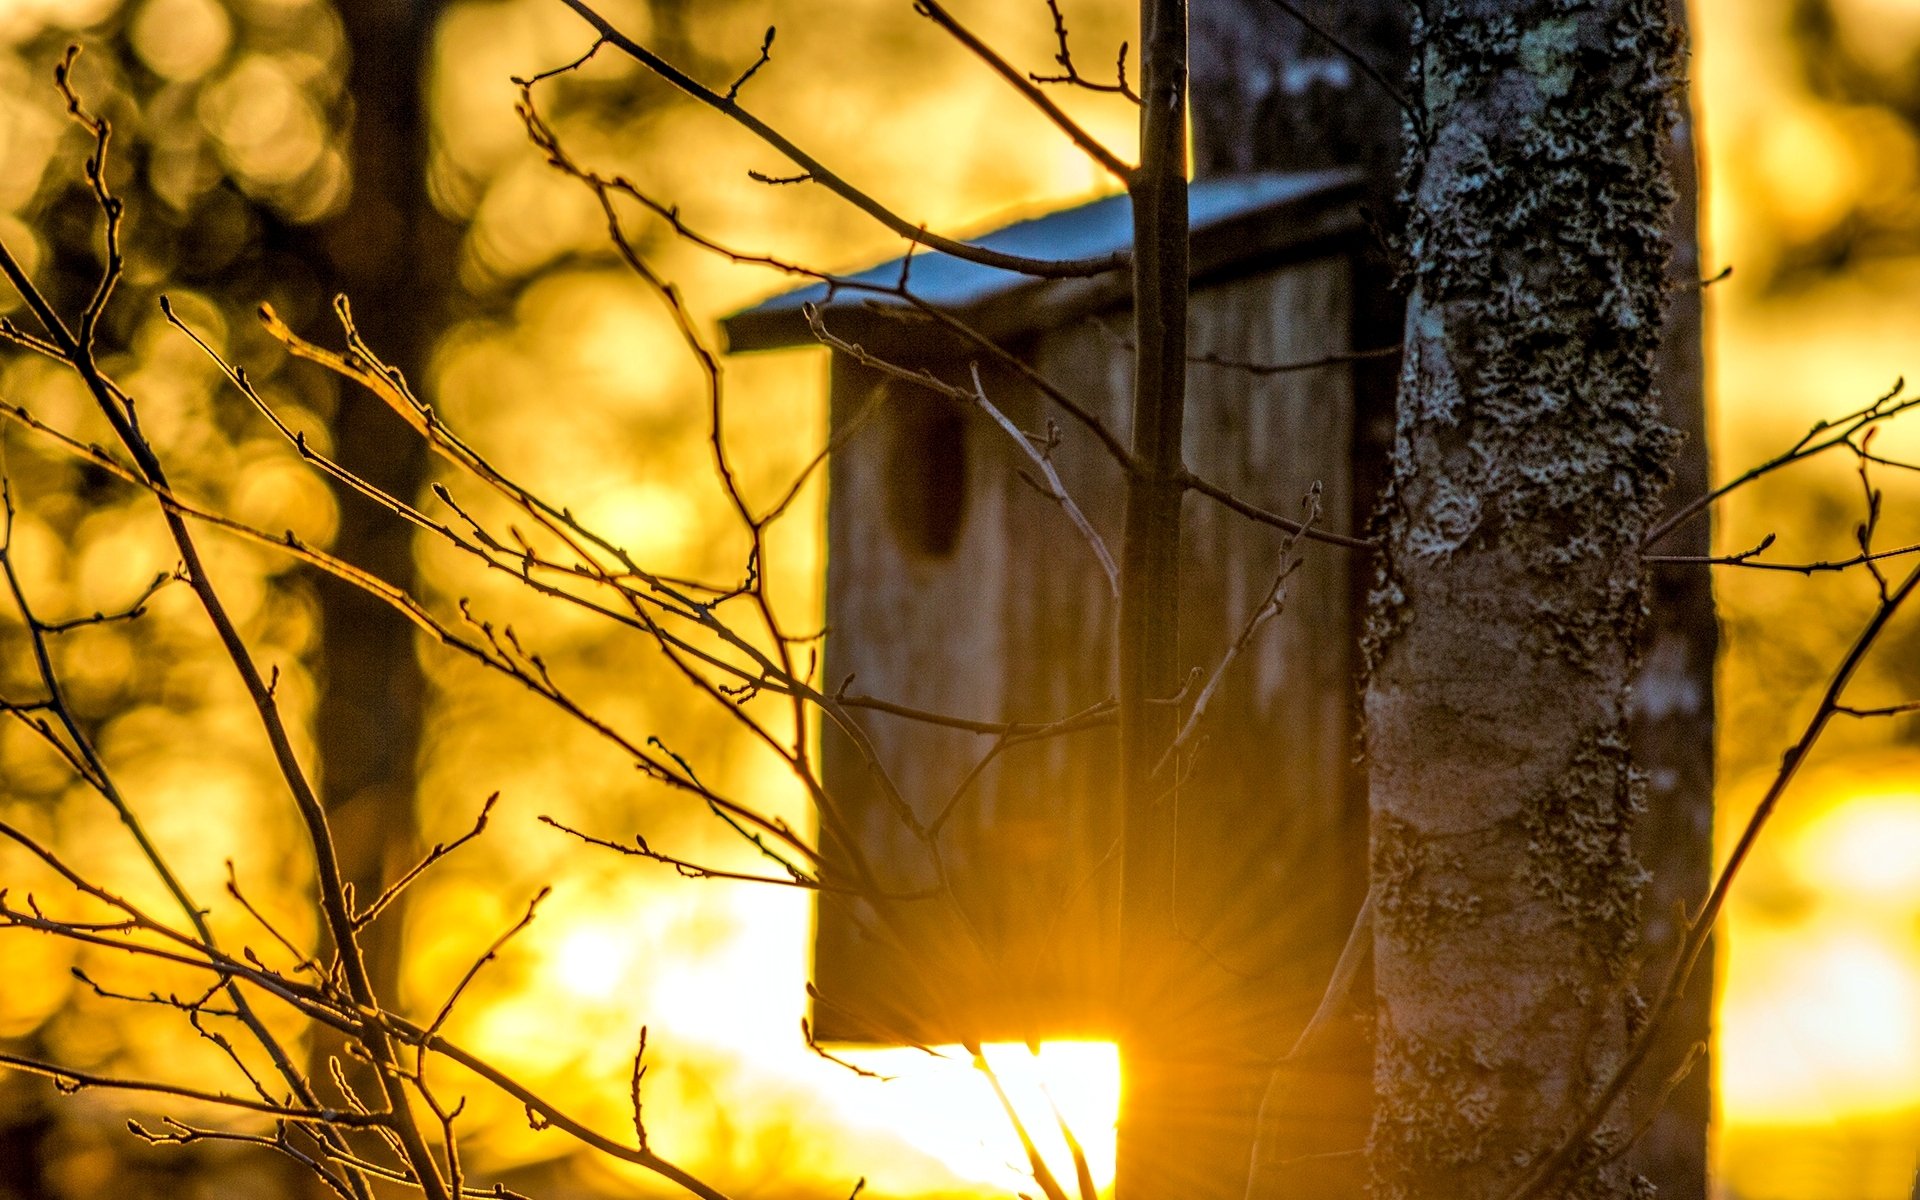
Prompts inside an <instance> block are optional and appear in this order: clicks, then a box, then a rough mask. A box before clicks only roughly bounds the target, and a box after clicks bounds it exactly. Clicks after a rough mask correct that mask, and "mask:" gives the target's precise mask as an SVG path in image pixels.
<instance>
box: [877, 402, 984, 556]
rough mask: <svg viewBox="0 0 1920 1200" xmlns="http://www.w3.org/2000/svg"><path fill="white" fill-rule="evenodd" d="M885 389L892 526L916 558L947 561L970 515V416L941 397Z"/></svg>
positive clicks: (888, 492) (889, 503)
mask: <svg viewBox="0 0 1920 1200" xmlns="http://www.w3.org/2000/svg"><path fill="white" fill-rule="evenodd" d="M881 387H882V388H883V389H884V393H885V394H883V395H882V396H881V398H880V403H881V404H882V405H884V406H885V412H886V416H885V421H886V428H887V452H886V453H887V459H886V462H887V466H886V508H887V522H888V525H889V526H890V527H891V528H892V530H893V536H894V537H895V538H896V539H897V540H898V541H899V543H900V545H901V547H902V548H903V549H905V550H907V551H908V552H910V553H912V554H913V555H915V556H916V557H920V558H926V559H943V558H946V557H948V556H949V555H951V554H952V553H953V548H954V545H955V544H956V543H957V542H958V541H959V540H960V526H961V524H962V523H963V521H964V519H965V517H966V511H967V414H966V413H965V412H963V411H961V409H960V407H959V406H958V405H957V404H954V403H953V402H951V401H949V400H947V399H945V398H944V397H941V396H936V395H931V394H929V393H926V392H921V391H919V390H918V389H910V388H897V387H894V386H893V385H892V384H886V383H883V384H882V385H881ZM915 393H917V394H915Z"/></svg>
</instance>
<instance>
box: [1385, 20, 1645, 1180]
mask: <svg viewBox="0 0 1920 1200" xmlns="http://www.w3.org/2000/svg"><path fill="white" fill-rule="evenodd" d="M1428 9H1429V12H1430V13H1431V16H1430V17H1429V19H1428V20H1427V21H1426V22H1425V23H1424V27H1422V28H1420V29H1418V30H1417V31H1416V38H1417V40H1416V46H1417V47H1418V48H1419V49H1418V52H1417V55H1416V73H1417V75H1418V79H1417V87H1418V89H1419V94H1420V96H1421V99H1422V100H1423V103H1424V107H1425V109H1426V112H1427V136H1426V137H1425V138H1424V139H1423V140H1422V142H1421V143H1420V144H1419V145H1417V146H1416V147H1415V148H1414V150H1413V151H1412V153H1411V155H1410V161H1409V170H1408V175H1407V184H1408V197H1407V199H1408V209H1407V214H1408V232H1407V242H1406V253H1407V264H1408V268H1407V269H1408V272H1409V280H1408V282H1409V285H1410V289H1411V291H1410V299H1409V304H1408V314H1407V326H1406V346H1407V353H1406V367H1405V372H1404V375H1403V378H1402V392H1401V401H1400V412H1399V418H1398V429H1397V432H1396V440H1395V447H1394V462H1393V468H1392V480H1391V483H1390V488H1389V497H1388V501H1387V503H1386V505H1385V508H1384V517H1383V529H1382V534H1383V538H1384V542H1385V553H1384V554H1383V555H1382V556H1381V563H1382V565H1381V571H1380V579H1379V585H1378V589H1377V592H1376V595H1375V598H1374V609H1373V613H1372V627H1371V629H1370V633H1369V657H1370V680H1369V689H1368V695H1367V704H1366V710H1367V721H1368V750H1369V755H1370V760H1371V768H1370V769H1371V790H1372V806H1373V818H1374V829H1373V887H1374V898H1375V905H1376V913H1377V920H1376V922H1375V943H1374V946H1375V976H1376V989H1377V996H1378V1008H1379V1028H1378V1039H1379V1040H1378V1046H1377V1051H1376V1054H1377V1064H1376V1069H1375V1084H1376V1093H1377V1111H1376V1114H1375V1122H1374V1133H1373V1146H1372V1159H1373V1174H1374V1194H1375V1196H1376V1197H1378V1198H1379V1200H1413V1198H1417V1197H1432V1198H1434V1200H1441V1198H1445V1200H1476V1198H1483V1197H1484V1198H1498V1197H1500V1196H1502V1195H1504V1194H1505V1193H1506V1192H1507V1191H1508V1190H1510V1189H1511V1188H1512V1187H1514V1186H1515V1185H1516V1184H1517V1183H1518V1182H1519V1181H1520V1180H1521V1179H1522V1178H1524V1177H1525V1176H1526V1174H1527V1173H1528V1171H1529V1168H1530V1166H1531V1165H1532V1164H1533V1163H1534V1162H1536V1161H1537V1160H1538V1159H1539V1157H1540V1156H1542V1155H1543V1154H1545V1153H1547V1152H1549V1151H1550V1150H1552V1149H1553V1148H1554V1146H1555V1144H1556V1143H1557V1141H1558V1138H1559V1136H1560V1135H1561V1133H1562V1131H1564V1130H1565V1129H1566V1128H1568V1127H1569V1126H1571V1125H1572V1124H1573V1123H1574V1121H1575V1120H1576V1119H1577V1117H1578V1116H1579V1115H1580V1114H1581V1113H1582V1112H1583V1111H1584V1109H1585V1107H1586V1105H1587V1104H1588V1102H1589V1099H1590V1097H1591V1096H1592V1094H1593V1092H1594V1091H1595V1089H1596V1088H1597V1087H1599V1086H1600V1085H1601V1084H1602V1083H1604V1081H1605V1080H1606V1078H1607V1076H1608V1073H1609V1071H1610V1069H1611V1068H1612V1066H1613V1065H1614V1064H1615V1063H1616V1062H1617V1060H1618V1058H1619V1055H1620V1053H1621V1051H1622V1049H1623V1048H1624V1045H1625V1041H1626V1038H1627V1035H1628V1030H1629V1022H1630V1015H1629V1014H1630V1010H1631V1007H1632V1001H1631V995H1630V978H1629V977H1630V976H1631V974H1632V972H1631V967H1632V965H1633V964H1632V952H1633V942H1634V936H1635V931H1636V927H1637V923H1638V906H1639V893H1640V889H1641V885H1642V881H1643V879H1644V874H1643V872H1642V871H1641V870H1640V868H1639V867H1638V866H1637V865H1636V864H1635V862H1634V859H1633V856H1632V854H1631V852H1630V848H1629V845H1628V830H1629V827H1630V825H1631V823H1632V819H1633V814H1634V812H1635V809H1636V807H1637V793H1638V786H1639V785H1638V780H1637V779H1636V776H1635V773H1634V771H1633V769H1632V766H1631V763H1630V761H1629V755H1628V752H1627V720H1628V691H1629V685H1630V681H1631V679H1632V675H1633V671H1634V650H1633V647H1634V641H1635V632H1636V627H1637V625H1638V623H1639V618H1640V614H1641V608H1642V586H1643V575H1642V570H1641V565H1640V561H1639V555H1638V544H1639V541H1640V538H1641V536H1642V534H1643V532H1644V530H1645V529H1646V527H1647V523H1648V521H1649V520H1650V518H1651V515H1652V512H1653V510H1654V508H1655V507H1656V505H1657V502H1658V498H1659V496H1660V495H1661V491H1662V488H1663V486H1664V483H1665V479H1666V464H1667V461H1668V458H1669V456H1670V455H1671V453H1672V451H1673V447H1674V441H1675V439H1674V436H1673V434H1672V433H1671V431H1669V430H1668V429H1667V428H1666V427H1665V426H1664V425H1663V424H1662V422H1661V420H1660V412H1659V406H1658V401H1657V398H1656V395H1655V380H1654V375H1655V372H1654V362H1655V353H1656V350H1657V348H1658V343H1659V336H1660V328H1661V320H1662V311H1663V308H1664V302H1665V298H1666V293H1667V290H1668V286H1669V284H1668V279H1667V274H1666V272H1667V253H1666V245H1667V236H1666V234H1667V212H1668V206H1669V204H1670V201H1671V192H1670V189H1669V187H1668V183H1667V179H1666V171H1665V167H1664V165H1663V157H1662V150H1663V146H1664V142H1665V139H1666V137H1667V131H1668V128H1669V126H1670V123H1671V120H1672V113H1673V109H1674V105H1675V99H1676V97H1675V94H1674V89H1675V87H1676V86H1677V84H1676V78H1675V57H1676V39H1675V31H1674V29H1673V27H1672V24H1671V22H1670V18H1669V15H1668V11H1667V6H1666V3H1665V0H1452V2H1450V3H1442V4H1436V5H1429V6H1428ZM1619 1136H1620V1133H1619V1130H1618V1128H1617V1126H1616V1125H1613V1124H1608V1125H1603V1126H1602V1130H1601V1132H1600V1133H1599V1134H1598V1135H1596V1139H1595V1140H1596V1143H1597V1144H1596V1145H1595V1147H1594V1153H1593V1155H1592V1156H1591V1157H1592V1161H1594V1162H1595V1163H1597V1164H1599V1165H1597V1166H1594V1167H1591V1168H1588V1169H1586V1170H1585V1171H1584V1173H1583V1174H1581V1175H1580V1176H1579V1177H1578V1178H1577V1179H1573V1180H1570V1181H1565V1182H1563V1184H1562V1186H1561V1187H1560V1189H1559V1192H1560V1194H1564V1195H1571V1196H1579V1197H1582V1198H1589V1197H1616V1196H1618V1197H1624V1196H1629V1195H1632V1194H1633V1193H1634V1190H1635V1185H1634V1181H1633V1179H1632V1177H1631V1173H1630V1172H1628V1171H1627V1170H1626V1169H1625V1168H1624V1167H1622V1166H1620V1165H1619V1164H1617V1163H1614V1162H1610V1161H1608V1160H1609V1159H1610V1158H1611V1157H1612V1156H1610V1155H1609V1154H1607V1153H1606V1151H1607V1149H1608V1146H1609V1143H1610V1142H1612V1141H1613V1140H1614V1139H1616V1138H1618V1137H1619Z"/></svg>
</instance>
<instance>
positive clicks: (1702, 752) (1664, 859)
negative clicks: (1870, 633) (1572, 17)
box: [1628, 0, 1720, 1200]
mask: <svg viewBox="0 0 1920 1200" xmlns="http://www.w3.org/2000/svg"><path fill="white" fill-rule="evenodd" d="M1669 8H1670V9H1671V11H1672V16H1673V19H1674V20H1675V21H1676V22H1678V23H1680V24H1681V25H1682V26H1683V27H1684V24H1685V21H1686V5H1685V3H1684V0H1671V3H1670V4H1669ZM1676 100H1677V103H1679V104H1680V106H1681V108H1680V113H1679V120H1678V121H1677V122H1676V123H1675V125H1674V128H1673V136H1672V139H1671V141H1670V142H1669V150H1670V152H1671V157H1670V160H1669V164H1668V166H1669V170H1670V171H1671V178H1672V180H1673V186H1674V191H1675V192H1676V193H1677V200H1676V202H1675V204H1674V207H1673V226H1672V233H1671V236H1670V243H1671V246H1672V253H1673V269H1672V281H1673V290H1672V293H1671V295H1670V296H1669V297H1668V300H1667V325H1666V333H1665V340H1664V341H1663V342H1662V343H1661V348H1660V360H1659V366H1658V369H1657V372H1656V379H1657V382H1658V384H1659V388H1660V402H1661V415H1662V417H1663V419H1664V420H1665V421H1666V423H1667V424H1668V425H1670V426H1672V427H1673V428H1674V429H1676V430H1678V431H1679V432H1680V433H1681V434H1682V435H1683V436H1684V438H1685V439H1686V440H1685V441H1684V442H1683V443H1682V444H1681V446H1680V451H1679V453H1678V454H1677V455H1676V456H1675V457H1674V460H1673V464H1672V466H1673V482H1672V483H1671V484H1670V485H1669V486H1668V488H1667V495H1668V496H1669V497H1680V498H1682V500H1683V501H1684V498H1686V497H1689V496H1699V495H1704V494H1705V493H1706V491H1707V489H1708V488H1709V487H1711V486H1712V483H1711V478H1710V475H1709V471H1708V457H1707V412H1706V370H1705V363H1704V358H1703V353H1702V336H1703V329H1702V323H1701V309H1702V299H1703V297H1702V289H1701V288H1700V287H1699V286H1697V285H1698V282H1699V280H1700V277H1701V274H1702V266H1703V264H1702V261H1701V254H1700V234H1699V213H1700V169H1699V144H1698V140H1697V138H1696V137H1695V130H1696V129H1697V125H1696V123H1695V121H1694V119H1693V114H1692V111H1691V105H1690V104H1689V102H1688V97H1687V95H1686V94H1684V93H1682V94H1681V95H1680V96H1678V97H1677V98H1676ZM1669 506H1670V507H1671V502H1670V505H1669ZM1711 531H1712V524H1711V521H1710V519H1709V514H1705V513H1703V514H1702V515H1701V516H1700V517H1698V518H1697V519H1695V520H1693V521H1691V522H1689V523H1688V524H1687V525H1685V526H1683V527H1682V528H1680V529H1677V530H1675V531H1674V532H1673V533H1672V534H1670V535H1669V536H1668V538H1667V540H1666V541H1663V542H1662V543H1661V546H1660V549H1661V551H1662V553H1666V554H1686V555H1704V554H1706V553H1708V552H1709V548H1710V547H1711V545H1712V537H1711ZM1647 605H1648V614H1647V620H1646V622H1645V624H1644V625H1643V626H1642V629H1641V634H1640V669H1639V673H1638V674H1637V675H1636V676H1635V677H1634V681H1633V707H1632V710H1631V713H1632V719H1631V723H1630V726H1629V731H1628V736H1629V738H1630V740H1631V742H1632V745H1633V756H1634V764H1635V766H1636V767H1637V769H1638V770H1640V771H1641V772H1642V773H1643V774H1644V776H1645V778H1646V811H1645V812H1643V813H1642V814H1641V815H1640V817H1639V819H1638V820H1637V821H1636V822H1635V824H1634V830H1633V848H1634V853H1635V855H1637V856H1638V857H1639V859H1640V863H1641V865H1642V866H1643V867H1645V868H1646V869H1647V871H1648V873H1649V874H1650V875H1651V877H1652V878H1651V879H1650V880H1649V881H1648V883H1647V887H1646V892H1645V894H1644V895H1643V896H1642V897H1641V902H1640V913H1641V918H1642V920H1643V921H1644V922H1645V924H1644V926H1643V927H1642V930H1641V939H1642V946H1643V949H1644V952H1645V959H1644V964H1643V966H1642V968H1641V972H1640V987H1641V989H1642V991H1643V992H1644V993H1646V994H1648V995H1652V994H1653V992H1655V991H1656V990H1657V989H1658V988H1659V987H1660V986H1661V984H1662V983H1663V982H1664V980H1665V977H1666V972H1667V971H1668V969H1669V968H1670V966H1671V964H1672V962H1673V959H1674V955H1675V954H1676V953H1677V952H1678V950H1679V946H1680V939H1681V937H1682V936H1683V934H1684V930H1683V929H1682V927H1681V924H1680V919H1679V917H1678V915H1677V910H1678V906H1680V905H1682V904H1684V905H1685V906H1686V907H1687V910H1688V911H1689V912H1691V911H1694V910H1697V909H1698V908H1699V907H1700V903H1701V901H1702V900H1703V899H1704V898H1705V896H1706V894H1707V887H1708V885H1709V883H1710V882H1711V876H1712V871H1713V789H1714V740H1715V739H1714V737H1713V731H1714V729H1715V728H1716V721H1715V716H1714V698H1713V687H1714V677H1713V668H1714V656H1715V653H1716V651H1717V649H1718V647H1719V641H1720V637H1719V626H1718V623H1717V621H1716V620H1715V618H1714V607H1713V578H1712V573H1711V572H1709V571H1705V570H1701V569H1699V568H1688V567H1680V568H1673V567H1668V568H1665V569H1656V570H1655V571H1654V572H1653V574H1652V578H1650V579H1649V580H1648V584H1647ZM1694 978H1695V982H1694V985H1693V986H1692V987H1691V988H1690V989H1689V990H1688V992H1687V996H1686V999H1685V1000H1683V1001H1682V1002H1681V1004H1680V1007H1679V1008H1678V1009H1676V1010H1675V1012H1674V1014H1673V1017H1672V1018H1671V1019H1670V1020H1669V1022H1668V1024H1667V1026H1666V1027H1665V1029H1664V1030H1663V1031H1662V1033H1661V1038H1660V1044H1659V1045H1658V1046H1656V1047H1655V1049H1654V1051H1653V1055H1652V1058H1653V1061H1654V1062H1655V1063H1662V1064H1664V1063H1677V1062H1680V1061H1682V1060H1683V1059H1685V1057H1686V1055H1687V1051H1688V1048H1689V1047H1691V1046H1693V1045H1694V1044H1695V1043H1710V1041H1711V1038H1712V1030H1713V1000H1714V986H1713V979H1714V968H1713V962H1712V951H1711V949H1710V950H1709V951H1708V953H1707V956H1706V960H1705V961H1703V962H1702V963H1701V965H1700V967H1699V969H1698V971H1697V972H1696V974H1695V976H1694ZM1658 1072H1659V1068H1650V1069H1649V1071H1648V1072H1647V1073H1648V1075H1649V1076H1650V1077H1652V1078H1650V1079H1648V1080H1643V1081H1642V1085H1641V1087H1640V1089H1639V1090H1638V1091H1637V1092H1636V1094H1635V1104H1634V1107H1633V1110H1632V1117H1631V1127H1632V1128H1634V1129H1639V1128H1641V1127H1642V1126H1643V1125H1645V1126H1646V1133H1645V1134H1644V1135H1643V1136H1642V1137H1641V1139H1640V1142H1639V1144H1638V1145H1637V1146H1635V1148H1634V1154H1633V1157H1632V1160H1631V1161H1632V1162H1633V1164H1634V1166H1635V1168H1636V1169H1637V1170H1638V1171H1639V1172H1640V1173H1641V1174H1642V1175H1644V1176H1646V1177H1647V1178H1648V1179H1649V1180H1651V1181H1652V1182H1653V1184H1654V1185H1655V1186H1656V1187H1657V1188H1658V1189H1659V1195H1660V1198H1661V1200H1705V1197H1706V1195H1707V1166H1708V1163H1707V1127H1708V1124H1709V1123H1710V1122H1711V1120H1712V1118H1713V1067H1712V1064H1711V1062H1710V1061H1709V1060H1708V1059H1706V1058H1704V1057H1703V1058H1702V1059H1701V1060H1700V1061H1699V1062H1697V1063H1696V1064H1695V1065H1694V1068H1693V1072H1692V1074H1690V1075H1689V1076H1687V1078H1686V1080H1685V1081H1684V1082H1683V1083H1681V1084H1680V1086H1679V1087H1677V1088H1675V1089H1674V1091H1673V1093H1672V1094H1671V1095H1670V1096H1666V1097H1662V1096H1661V1095H1660V1092H1661V1088H1660V1086H1659V1085H1660V1082H1661V1081H1660V1080H1659V1079H1658V1078H1657V1075H1658ZM1656 1105H1658V1109H1657V1110H1656V1108H1655V1106H1656ZM1649 1122H1650V1124H1649Z"/></svg>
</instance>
